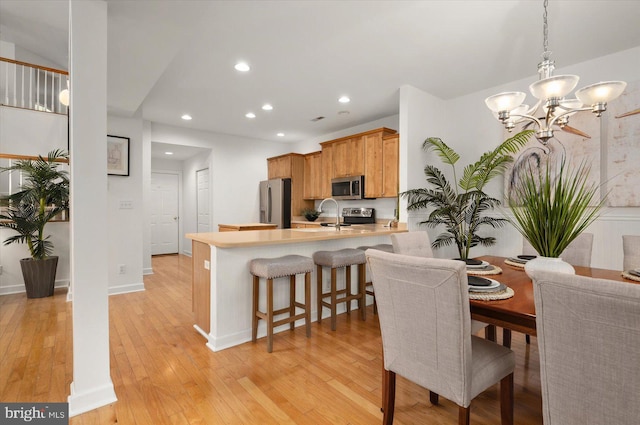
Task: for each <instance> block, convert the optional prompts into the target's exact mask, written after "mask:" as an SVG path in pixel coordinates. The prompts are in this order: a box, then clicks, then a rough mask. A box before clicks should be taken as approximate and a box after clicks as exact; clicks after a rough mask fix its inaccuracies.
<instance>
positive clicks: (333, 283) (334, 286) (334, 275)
mask: <svg viewBox="0 0 640 425" xmlns="http://www.w3.org/2000/svg"><path fill="white" fill-rule="evenodd" d="M337 280H338V279H337V272H336V269H335V268H331V308H330V309H331V330H332V331H335V330H336V323H337V320H336V305H337V304H338V303H337V302H336V301H337V298H338V294H337V292H338V289H337V282H336V281H337Z"/></svg>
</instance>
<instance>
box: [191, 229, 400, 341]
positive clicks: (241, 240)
mask: <svg viewBox="0 0 640 425" xmlns="http://www.w3.org/2000/svg"><path fill="white" fill-rule="evenodd" d="M406 231H407V226H406V224H404V223H401V224H400V225H399V227H387V226H384V225H382V224H363V225H353V226H349V227H341V228H340V230H336V229H335V228H331V227H320V226H318V227H315V228H302V229H276V230H250V231H244V232H216V233H189V234H187V235H186V237H187V238H189V239H191V240H192V267H193V284H192V297H193V311H194V313H195V314H194V317H195V324H194V328H195V329H196V330H197V331H198V332H200V333H201V334H202V335H203V336H204V337H205V338H206V339H207V347H209V348H210V349H211V350H213V351H219V350H222V349H224V348H228V347H232V346H235V345H238V344H242V343H244V342H247V341H250V340H251V305H252V296H253V295H252V285H251V274H250V273H249V261H251V260H252V259H253V258H273V257H279V256H282V255H289V254H298V255H306V256H308V257H311V256H312V254H313V253H314V252H315V251H319V250H336V249H343V248H356V247H358V246H362V245H377V244H382V243H389V242H390V241H389V235H390V234H392V233H398V232H406ZM339 276H340V277H339V281H338V284H339V285H340V284H341V281H340V279H342V283H343V282H344V277H343V276H342V275H341V274H339ZM311 282H312V290H311V298H312V301H311V305H312V306H316V299H315V297H316V295H315V294H316V290H315V285H316V276H315V270H314V272H313V276H312V280H311ZM323 284H326V282H325V283H323ZM296 285H298V286H297V287H296V292H298V293H300V294H302V293H304V292H303V285H304V282H303V280H302V279H299V281H298V282H296ZM287 286H288V285H279V284H276V285H274V295H273V299H274V305H276V306H278V305H284V304H286V303H287V302H288V296H289V295H288V290H287ZM265 302H266V300H265V299H264V294H263V295H261V298H260V305H261V306H264V304H265ZM341 307H342V310H341V311H340V310H339V312H342V311H344V305H342V306H341ZM311 316H312V320H315V319H316V318H317V312H316V311H315V310H312V313H311ZM284 329H288V326H282V327H281V328H279V329H276V332H278V331H280V330H284ZM265 334H266V330H265V327H264V323H262V321H261V323H260V327H259V328H258V337H259V338H260V337H263V336H264V335H265Z"/></svg>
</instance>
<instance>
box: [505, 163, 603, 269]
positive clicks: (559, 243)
mask: <svg viewBox="0 0 640 425" xmlns="http://www.w3.org/2000/svg"><path fill="white" fill-rule="evenodd" d="M590 170H591V167H590V166H588V165H587V164H585V163H582V164H580V166H578V167H576V168H575V169H573V170H571V169H569V167H568V164H567V163H566V161H565V160H564V159H563V160H562V162H561V164H560V168H559V172H558V173H557V174H556V175H555V176H554V175H552V173H551V171H550V167H549V164H547V166H546V168H545V169H543V170H533V169H528V170H526V171H523V172H522V173H521V174H520V175H519V176H518V178H519V183H518V184H517V185H516V186H515V188H514V190H513V191H512V194H511V195H510V196H509V199H508V203H509V206H510V207H511V209H512V212H513V218H508V220H509V221H510V222H511V224H513V226H514V227H515V228H516V229H517V230H518V232H520V233H521V234H522V236H524V237H525V238H526V239H527V240H528V241H529V243H531V246H533V247H534V248H535V250H536V251H538V254H540V255H541V256H543V257H555V258H557V257H560V254H561V253H562V251H564V250H565V248H566V247H567V246H568V245H569V244H570V243H571V241H573V240H574V239H575V238H576V237H577V236H578V235H579V234H580V233H582V232H583V231H584V230H585V229H586V228H587V227H588V226H589V225H590V224H591V223H593V221H594V220H595V219H596V218H598V216H599V213H600V210H601V209H602V207H603V205H604V200H605V198H606V196H603V197H602V198H601V199H600V200H598V202H596V203H595V206H590V205H591V203H593V202H594V201H596V194H597V193H598V187H597V185H595V184H594V183H591V184H589V183H588V181H587V179H588V177H589V172H590Z"/></svg>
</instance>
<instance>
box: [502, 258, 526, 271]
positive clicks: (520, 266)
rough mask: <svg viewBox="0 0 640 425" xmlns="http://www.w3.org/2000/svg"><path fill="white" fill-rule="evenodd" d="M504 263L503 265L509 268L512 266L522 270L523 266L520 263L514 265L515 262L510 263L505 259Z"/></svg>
mask: <svg viewBox="0 0 640 425" xmlns="http://www.w3.org/2000/svg"><path fill="white" fill-rule="evenodd" d="M504 263H505V264H508V265H510V266H513V267H517V268H519V269H524V264H522V263H516V262H515V261H511V260H509V259H508V258H506V259H505V260H504Z"/></svg>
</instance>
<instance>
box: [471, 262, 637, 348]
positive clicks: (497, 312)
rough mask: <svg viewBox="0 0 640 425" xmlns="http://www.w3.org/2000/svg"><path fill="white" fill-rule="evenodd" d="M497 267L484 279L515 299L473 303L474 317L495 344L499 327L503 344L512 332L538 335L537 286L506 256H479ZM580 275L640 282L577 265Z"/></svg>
mask: <svg viewBox="0 0 640 425" xmlns="http://www.w3.org/2000/svg"><path fill="white" fill-rule="evenodd" d="M478 260H482V261H486V262H488V263H489V264H491V265H493V266H497V267H499V268H500V269H502V272H501V273H499V274H495V275H490V276H484V277H487V278H491V279H494V280H496V281H498V282H500V283H504V284H505V285H507V286H508V287H510V288H511V289H512V290H513V293H514V294H513V297H511V298H508V299H504V300H495V301H481V300H469V302H470V304H471V318H472V319H475V320H479V321H481V322H484V323H488V324H489V325H494V326H490V327H489V329H488V331H487V338H488V339H491V340H493V341H495V326H499V327H501V328H502V329H503V345H505V346H510V345H511V331H516V332H522V333H525V334H527V335H533V336H536V307H535V303H534V298H533V283H532V282H531V279H530V278H529V276H527V274H526V273H525V271H524V268H523V267H516V266H512V265H509V264H508V263H505V260H507V258H506V257H498V256H492V255H486V256H482V257H478ZM574 269H575V270H576V274H577V275H580V276H588V277H593V278H598V279H609V280H615V281H619V282H626V283H631V284H640V282H637V281H633V280H630V279H625V278H624V277H622V272H621V271H620V270H608V269H599V268H595V267H578V266H574Z"/></svg>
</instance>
